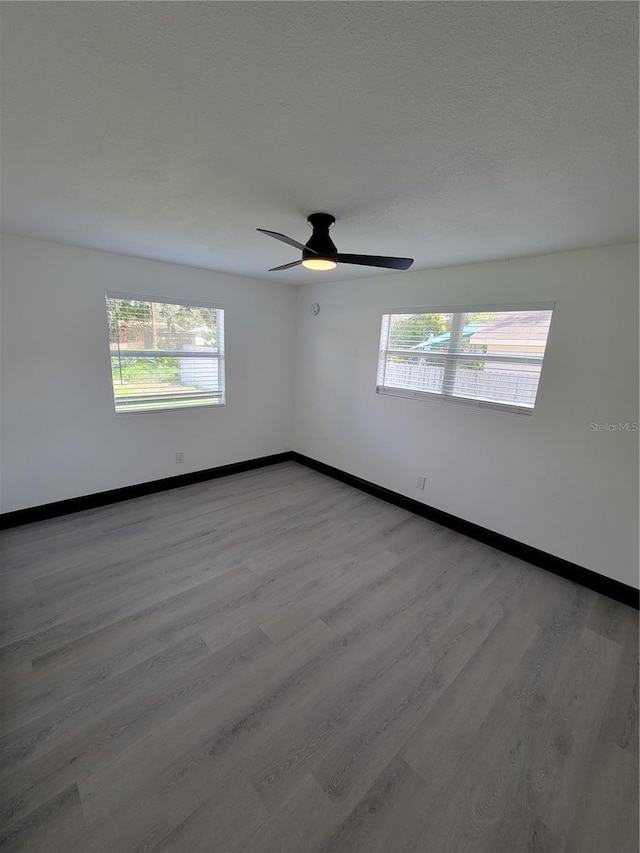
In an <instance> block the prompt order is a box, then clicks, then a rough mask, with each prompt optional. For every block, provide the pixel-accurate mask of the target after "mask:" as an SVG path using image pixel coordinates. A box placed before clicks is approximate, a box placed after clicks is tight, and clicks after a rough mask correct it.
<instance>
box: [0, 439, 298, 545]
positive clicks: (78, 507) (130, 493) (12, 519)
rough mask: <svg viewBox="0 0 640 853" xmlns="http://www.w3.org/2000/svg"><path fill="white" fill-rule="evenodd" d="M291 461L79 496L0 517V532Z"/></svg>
mask: <svg viewBox="0 0 640 853" xmlns="http://www.w3.org/2000/svg"><path fill="white" fill-rule="evenodd" d="M292 459H293V453H292V451H291V450H287V451H286V452H285V453H275V454H273V455H272V456H260V457H259V458H258V459H246V460H245V461H244V462H233V463H231V464H230V465H220V466H219V467H218V468H207V469H205V470H204V471H191V472H190V473H188V474H179V475H178V476H177V477H166V478H164V479H162V480H151V481H150V482H148V483H137V484H136V485H134V486H124V487H123V488H121V489H110V490H109V491H108V492H97V493H96V494H93V495H83V496H82V497H79V498H69V499H67V500H64V501H56V502H55V503H50V504H42V505H41V506H34V507H27V508H26V509H17V510H14V511H13V512H5V513H2V514H0V530H5V529H6V528H8V527H19V526H20V525H22V524H31V523H32V522H34V521H44V520H46V519H48V518H55V517H56V516H59V515H68V514H69V513H72V512H82V511H83V510H85V509H95V508H96V507H99V506H106V505H107V504H112V503H118V502H119V501H128V500H131V498H140V497H143V496H144V495H152V494H154V493H155V492H163V491H165V490H166V489H177V488H179V487H180V486H190V485H192V484H193V483H201V482H203V481H204V480H215V479H217V478H218V477H228V476H229V475H230V474H240V473H241V472H243V471H252V470H253V469H254V468H265V467H266V466H267V465H277V464H278V463H279V462H289V461H291V460H292Z"/></svg>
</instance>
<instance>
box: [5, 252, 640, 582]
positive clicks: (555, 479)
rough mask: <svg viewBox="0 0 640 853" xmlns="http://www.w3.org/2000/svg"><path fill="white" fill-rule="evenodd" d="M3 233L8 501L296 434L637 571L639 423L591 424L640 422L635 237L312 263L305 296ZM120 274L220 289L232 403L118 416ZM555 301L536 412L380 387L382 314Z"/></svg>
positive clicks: (616, 569)
mask: <svg viewBox="0 0 640 853" xmlns="http://www.w3.org/2000/svg"><path fill="white" fill-rule="evenodd" d="M1 248H2V256H1V267H0V272H1V284H2V291H3V292H2V299H1V302H0V310H1V321H2V323H1V339H0V342H1V345H2V350H1V367H2V400H1V428H2V432H1V438H2V480H1V483H0V486H1V511H3V512H7V511H10V510H13V509H20V508H22V507H26V506H35V505H38V504H44V503H49V502H51V501H56V500H61V499H64V498H69V497H74V496H78V495H84V494H91V493H94V492H99V491H103V490H108V489H113V488H118V487H120V486H126V485H130V484H133V483H141V482H146V481H149V480H154V479H160V478H163V477H169V476H172V475H174V474H180V473H186V472H188V471H193V470H201V469H205V468H211V467H215V466H218V465H224V464H227V463H230V462H237V461H241V460H244V459H251V458H254V457H258V456H264V455H268V454H272V453H279V452H281V451H285V450H290V449H292V448H293V449H296V450H298V451H299V452H301V453H304V454H306V455H308V456H311V457H313V458H314V459H319V460H321V461H323V462H326V463H328V464H330V465H334V466H336V467H337V468H341V469H342V470H345V471H348V472H351V473H353V474H356V475H357V476H360V477H364V478H365V479H367V480H370V481H372V482H375V483H378V484H380V485H382V486H386V487H387V488H390V489H393V490H394V491H396V492H400V493H401V494H405V495H408V496H410V497H412V498H415V499H417V500H422V501H424V502H425V503H427V504H430V505H432V506H435V507H438V508H440V509H443V510H445V511H447V512H450V513H453V514H454V515H457V516H459V517H461V518H465V519H468V520H469V521H472V522H475V523H476V524H481V525H483V526H485V527H487V528H489V529H491V530H495V531H498V532H499V533H503V534H505V535H506V536H510V537H512V538H514V539H517V540H519V541H521V542H526V543H528V544H530V545H533V546H535V547H537V548H541V549H542V550H544V551H548V552H550V553H552V554H557V555H558V556H560V557H564V558H565V559H568V560H571V561H573V562H575V563H578V564H579V565H582V566H586V567H587V568H590V569H593V570H594V571H596V572H599V573H601V574H603V575H607V576H608V577H612V578H615V579H617V580H621V581H623V582H625V583H628V584H632V585H634V586H637V585H638V574H637V572H638V539H637V528H638V496H637V475H638V467H637V463H638V434H637V433H635V434H634V433H620V432H594V431H591V430H590V428H589V424H590V423H592V422H593V423H606V422H608V423H617V422H619V421H623V422H624V421H629V422H634V421H637V420H638V382H637V364H638V262H637V247H636V246H619V247H609V248H604V249H590V250H585V251H580V252H568V253H562V254H555V255H547V256H542V257H535V258H525V259H520V260H514V261H502V262H497V263H485V264H474V265H469V266H462V267H450V268H447V269H441V270H431V271H425V272H409V273H401V274H398V275H388V276H380V277H376V278H371V279H366V280H358V281H355V282H337V283H331V284H329V283H327V282H326V280H324V281H323V280H322V278H321V276H318V284H315V285H312V286H307V287H302V288H298V290H297V297H296V292H295V289H294V288H292V287H290V286H288V285H285V284H279V283H274V282H268V281H264V280H261V281H256V280H252V279H247V278H241V277H238V276H232V275H228V274H223V273H215V272H208V271H205V270H199V269H193V268H189V267H181V266H176V265H172V264H165V263H159V262H155V261H146V260H142V259H139V258H133V257H126V256H122V255H115V254H110V253H108V252H97V251H92V250H86V249H76V248H72V247H69V246H61V245H56V244H53V243H46V242H42V241H38V240H31V239H25V238H19V237H9V236H3V238H2V246H1ZM107 289H112V290H119V291H124V292H128V291H130V292H133V293H136V292H138V293H147V294H154V295H158V296H163V295H164V296H183V297H185V298H190V299H203V300H209V301H214V302H222V303H224V305H225V308H226V310H227V314H226V317H225V325H226V335H227V391H228V404H227V406H226V407H224V408H205V409H200V410H190V411H184V410H183V411H173V412H154V413H147V414H130V415H118V416H116V414H115V413H114V410H113V401H112V396H111V380H110V365H109V359H108V357H107V346H108V344H107V329H106V320H105V309H104V291H105V290H107ZM296 298H297V303H298V304H297V315H296V310H295V302H296ZM546 300H555V301H556V302H557V308H556V313H555V317H554V321H553V325H552V331H551V336H550V340H549V346H548V351H547V360H546V363H545V368H544V370H543V376H542V380H541V383H540V389H539V395H538V405H537V408H536V411H535V413H534V414H533V416H532V417H531V418H525V417H517V416H514V415H502V414H497V413H494V412H488V411H482V410H476V409H473V408H471V407H466V406H460V405H452V404H442V403H436V402H433V403H431V402H424V401H419V400H406V399H401V398H397V397H385V396H381V395H377V394H376V393H375V382H376V366H377V355H378V341H379V332H380V317H381V314H382V313H383V311H384V310H385V309H393V308H394V307H400V306H402V307H405V306H412V305H413V306H416V307H419V306H428V305H438V304H465V303H469V302H471V303H478V302H483V301H486V302H488V303H495V302H517V301H523V302H532V301H546ZM312 302H319V303H320V305H321V311H320V314H319V315H318V316H317V317H312V316H311V315H310V314H309V305H310V304H311V303H312ZM296 316H297V319H296ZM294 327H295V328H296V329H297V352H296V353H294V346H295V341H294ZM294 354H295V358H294ZM294 364H295V365H296V376H295V400H296V405H295V419H294V417H293V412H294V409H293V397H294V394H293V391H294ZM176 450H183V451H184V452H185V464H184V465H176V464H175V463H174V452H175V451H176ZM419 473H424V474H426V476H427V486H426V489H425V491H424V492H422V491H418V490H416V488H415V485H414V483H415V477H416V474H419Z"/></svg>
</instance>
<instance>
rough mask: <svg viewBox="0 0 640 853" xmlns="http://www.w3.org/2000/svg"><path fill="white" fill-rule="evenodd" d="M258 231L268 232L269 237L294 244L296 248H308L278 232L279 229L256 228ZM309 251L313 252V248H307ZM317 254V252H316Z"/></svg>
mask: <svg viewBox="0 0 640 853" xmlns="http://www.w3.org/2000/svg"><path fill="white" fill-rule="evenodd" d="M256 231H262V233H263V234H268V235H269V237H273V238H274V239H275V240H280V242H281V243H287V244H288V245H289V246H293V248H294V249H300V251H301V252H303V251H304V250H305V249H306V246H304V245H303V244H302V243H298V241H297V240H292V239H291V237H287V235H286V234H278V232H277V231H267V230H266V228H256ZM307 251H308V252H313V249H307ZM314 254H317V252H314Z"/></svg>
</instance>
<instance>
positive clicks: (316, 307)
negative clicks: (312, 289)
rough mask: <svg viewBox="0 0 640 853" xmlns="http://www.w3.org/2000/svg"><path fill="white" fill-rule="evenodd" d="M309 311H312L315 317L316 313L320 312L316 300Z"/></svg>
mask: <svg viewBox="0 0 640 853" xmlns="http://www.w3.org/2000/svg"><path fill="white" fill-rule="evenodd" d="M309 311H311V313H312V314H313V316H314V317H315V316H316V314H319V313H320V306H319V305H318V303H317V302H314V303H313V305H312V306H311V308H309Z"/></svg>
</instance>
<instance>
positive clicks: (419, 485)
mask: <svg viewBox="0 0 640 853" xmlns="http://www.w3.org/2000/svg"><path fill="white" fill-rule="evenodd" d="M426 482H427V478H426V477H423V476H422V475H420V476H419V477H416V489H424V484H425V483H426Z"/></svg>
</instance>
